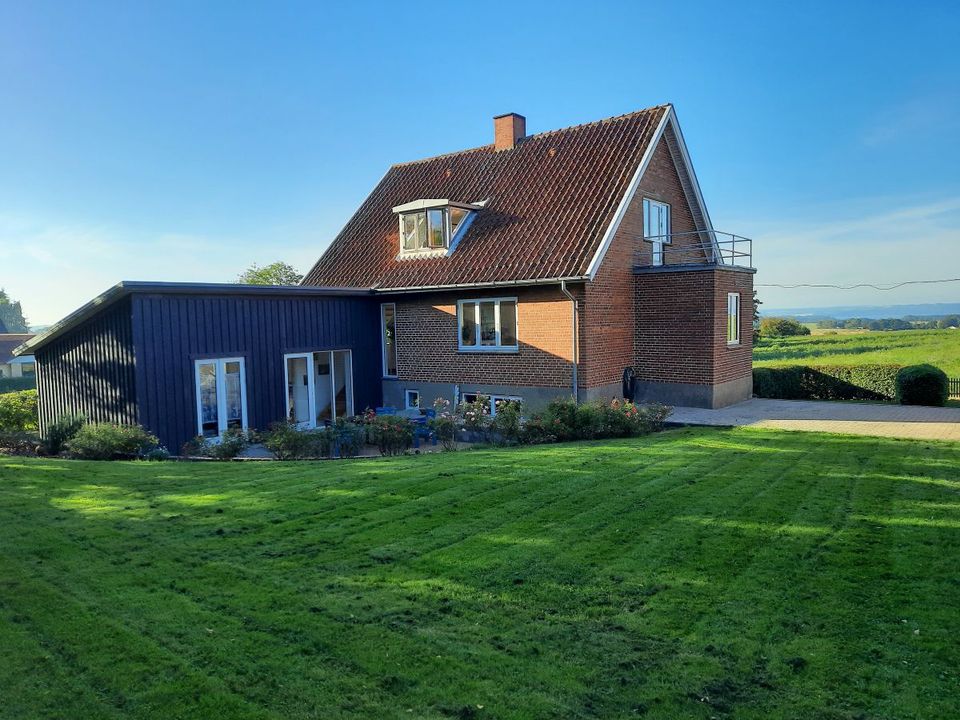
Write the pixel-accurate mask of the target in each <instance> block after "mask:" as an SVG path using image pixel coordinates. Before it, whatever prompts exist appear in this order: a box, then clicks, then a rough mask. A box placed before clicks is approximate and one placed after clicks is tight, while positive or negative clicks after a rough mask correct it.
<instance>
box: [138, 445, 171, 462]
mask: <svg viewBox="0 0 960 720" xmlns="http://www.w3.org/2000/svg"><path fill="white" fill-rule="evenodd" d="M143 459H144V460H150V461H153V462H163V461H165V460H169V459H170V451H169V450H167V449H166V448H165V447H163V446H162V445H161V446H159V447H155V448H153V450H147V452H145V453H144V454H143Z"/></svg>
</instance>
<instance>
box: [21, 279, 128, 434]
mask: <svg viewBox="0 0 960 720" xmlns="http://www.w3.org/2000/svg"><path fill="white" fill-rule="evenodd" d="M35 355H36V359H37V368H38V370H37V390H38V392H39V400H40V429H41V432H42V431H44V430H45V428H47V427H49V425H50V423H52V422H53V421H55V420H56V419H57V418H59V417H60V416H62V415H65V414H67V413H83V414H84V415H86V416H87V419H88V420H90V421H91V422H102V423H121V424H126V423H134V422H136V421H137V413H136V386H135V380H134V351H133V328H132V324H131V301H130V298H124V299H122V300H120V301H118V302H116V303H115V304H114V305H111V306H110V307H108V308H106V309H105V310H104V311H103V312H101V313H99V314H98V315H96V316H94V317H92V318H90V319H89V320H88V321H86V322H85V323H83V324H81V325H79V326H78V327H76V328H74V329H73V330H71V331H70V332H68V333H66V334H65V335H63V336H61V337H59V338H57V339H56V340H54V341H53V342H51V343H50V344H49V345H46V346H44V347H42V348H40V349H39V350H37V351H36V353H35Z"/></svg>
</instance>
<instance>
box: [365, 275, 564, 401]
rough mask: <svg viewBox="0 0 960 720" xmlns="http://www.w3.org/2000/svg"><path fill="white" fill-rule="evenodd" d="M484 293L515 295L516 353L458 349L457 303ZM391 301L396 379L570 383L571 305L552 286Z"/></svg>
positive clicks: (444, 381)
mask: <svg viewBox="0 0 960 720" xmlns="http://www.w3.org/2000/svg"><path fill="white" fill-rule="evenodd" d="M490 297H497V298H507V297H509V298H513V297H515V298H517V341H518V342H517V344H518V350H517V352H511V353H504V352H486V353H484V352H461V351H460V350H459V349H458V338H459V328H458V321H457V301H458V300H470V299H475V298H490ZM388 301H391V299H390V298H388V297H384V302H388ZM395 302H396V306H397V316H396V328H397V374H398V377H399V379H401V380H410V381H418V380H419V381H427V382H438V383H477V384H481V383H483V384H500V385H527V386H539V387H571V386H572V383H573V370H572V367H571V365H572V363H571V355H572V343H571V333H570V327H571V324H572V317H571V314H572V312H571V303H570V301H569V300H568V299H567V298H566V297H564V296H563V295H562V294H561V292H560V290H559V288H558V287H557V286H548V287H543V288H539V287H517V288H510V289H505V290H501V291H489V290H486V291H484V290H481V291H475V290H469V289H465V290H461V291H457V292H443V293H431V294H425V295H420V296H410V295H406V296H401V297H398V298H397V299H396V301H395Z"/></svg>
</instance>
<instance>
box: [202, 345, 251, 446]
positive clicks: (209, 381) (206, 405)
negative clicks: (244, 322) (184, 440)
mask: <svg viewBox="0 0 960 720" xmlns="http://www.w3.org/2000/svg"><path fill="white" fill-rule="evenodd" d="M194 381H195V386H196V387H195V389H196V393H197V396H196V397H197V434H198V435H201V436H203V437H205V438H211V439H212V438H217V437H219V436H220V434H221V433H222V432H223V431H224V430H227V429H228V428H236V429H238V430H246V429H247V379H246V368H245V366H244V360H243V358H216V359H210V360H197V361H196V364H195V375H194Z"/></svg>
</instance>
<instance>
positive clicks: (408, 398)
mask: <svg viewBox="0 0 960 720" xmlns="http://www.w3.org/2000/svg"><path fill="white" fill-rule="evenodd" d="M403 404H404V407H405V408H406V409H407V410H419V409H420V391H419V390H405V391H404V393H403Z"/></svg>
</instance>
